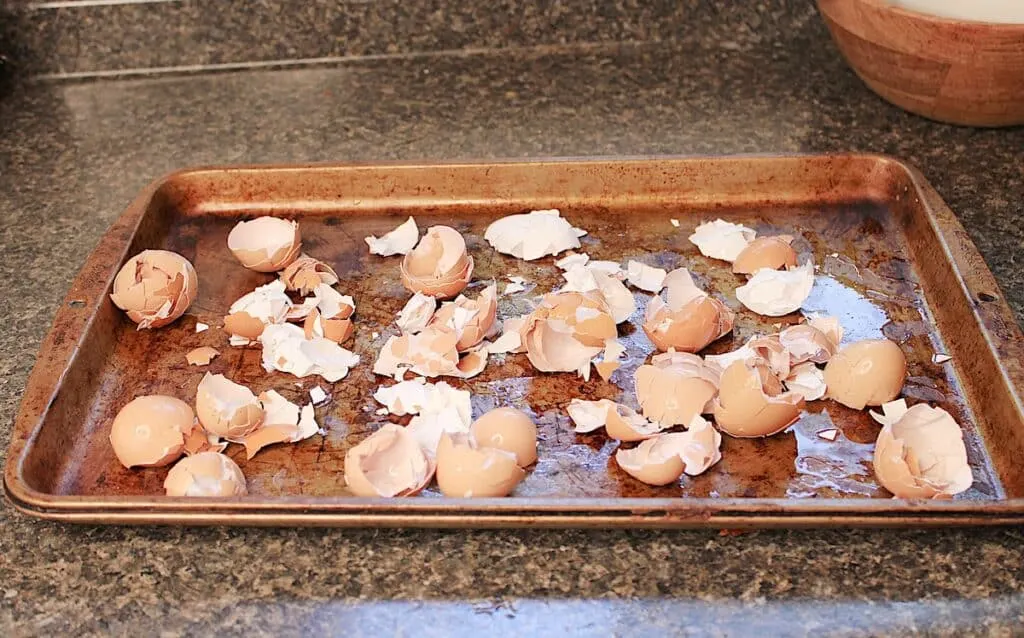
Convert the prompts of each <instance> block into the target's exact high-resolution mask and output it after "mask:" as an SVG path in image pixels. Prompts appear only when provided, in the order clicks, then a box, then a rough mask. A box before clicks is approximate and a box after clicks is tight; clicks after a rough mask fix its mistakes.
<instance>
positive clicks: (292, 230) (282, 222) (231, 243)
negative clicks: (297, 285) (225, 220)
mask: <svg viewBox="0 0 1024 638" xmlns="http://www.w3.org/2000/svg"><path fill="white" fill-rule="evenodd" d="M228 248H229V249H230V250H231V252H232V254H234V256H235V258H236V259H238V261H239V262H241V264H242V265H243V266H245V267H246V268H248V269H250V270H255V271H257V272H276V271H278V270H282V269H284V268H286V267H287V266H289V265H290V264H291V263H292V262H293V261H295V260H296V259H298V257H299V252H300V251H301V250H302V236H301V234H300V233H299V225H298V224H297V223H296V222H294V221H290V220H287V219H279V218H277V217H257V218H256V219H253V220H251V221H247V222H238V224H237V225H236V226H235V227H234V228H232V229H231V233H229V234H228Z"/></svg>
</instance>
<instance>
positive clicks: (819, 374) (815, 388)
mask: <svg viewBox="0 0 1024 638" xmlns="http://www.w3.org/2000/svg"><path fill="white" fill-rule="evenodd" d="M783 383H785V384H786V389H787V390H789V391H790V392H796V393H797V394H800V395H802V396H803V398H804V400H805V401H817V400H818V399H820V398H822V397H823V396H825V392H826V390H827V389H828V388H827V386H826V385H825V372H824V371H823V370H822V369H821V368H819V367H818V366H816V365H814V363H812V362H810V361H806V362H804V363H798V364H797V365H795V366H793V368H792V369H790V371H789V376H787V377H786V378H785V380H784V381H783Z"/></svg>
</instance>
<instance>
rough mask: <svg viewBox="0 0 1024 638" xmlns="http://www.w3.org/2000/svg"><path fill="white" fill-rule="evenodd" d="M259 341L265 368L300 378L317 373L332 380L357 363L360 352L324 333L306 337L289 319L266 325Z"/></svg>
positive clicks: (338, 377)
mask: <svg viewBox="0 0 1024 638" xmlns="http://www.w3.org/2000/svg"><path fill="white" fill-rule="evenodd" d="M260 343H262V344H263V357H262V358H263V369H264V370H266V371H267V372H272V371H274V370H277V371H279V372H287V373H289V374H293V375H295V376H296V377H299V378H302V377H307V376H310V375H313V374H317V375H320V376H321V377H323V378H324V379H325V380H326V381H329V382H331V383H334V382H335V381H340V380H341V379H343V378H345V377H346V376H347V375H348V372H349V370H350V369H351V368H353V367H355V366H356V365H358V364H359V355H357V354H355V353H353V352H351V351H349V350H346V349H345V348H343V347H341V346H340V345H338V344H337V343H335V342H333V341H331V340H330V339H326V338H324V337H317V336H315V335H314V336H312V337H311V338H306V333H305V331H304V330H303V329H302V328H300V327H298V326H294V325H292V324H288V323H286V324H278V325H272V326H267V327H266V328H265V329H264V330H263V334H261V335H260Z"/></svg>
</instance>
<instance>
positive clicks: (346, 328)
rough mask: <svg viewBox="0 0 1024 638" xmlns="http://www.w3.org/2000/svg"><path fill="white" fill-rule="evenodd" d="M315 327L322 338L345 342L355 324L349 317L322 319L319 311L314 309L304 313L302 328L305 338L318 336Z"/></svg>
mask: <svg viewBox="0 0 1024 638" xmlns="http://www.w3.org/2000/svg"><path fill="white" fill-rule="evenodd" d="M317 328H319V331H320V335H322V336H323V337H324V339H330V340H331V341H333V342H334V343H345V342H346V341H348V338H349V337H351V336H352V332H353V330H354V329H355V326H354V325H353V323H352V320H351V319H324V318H323V316H322V315H321V314H320V311H319V310H316V309H314V310H312V311H311V312H310V313H309V314H308V315H306V320H305V322H304V323H303V325H302V329H303V332H305V334H306V338H307V339H312V338H314V337H315V336H318V335H317Z"/></svg>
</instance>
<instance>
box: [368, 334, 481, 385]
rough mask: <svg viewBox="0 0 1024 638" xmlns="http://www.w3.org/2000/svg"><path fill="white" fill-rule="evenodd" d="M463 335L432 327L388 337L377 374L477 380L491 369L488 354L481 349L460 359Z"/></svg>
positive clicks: (375, 371)
mask: <svg viewBox="0 0 1024 638" xmlns="http://www.w3.org/2000/svg"><path fill="white" fill-rule="evenodd" d="M458 339H459V335H458V334H456V332H455V331H454V330H453V329H451V328H449V327H447V326H443V325H439V324H432V325H428V326H427V327H426V328H424V329H423V330H422V331H420V332H418V333H416V334H409V333H404V334H402V335H399V336H391V337H388V340H387V341H386V342H385V343H384V347H383V348H381V350H380V353H379V355H378V356H377V361H376V362H375V363H374V364H373V373H374V374H380V375H385V376H392V375H399V376H397V377H396V378H399V379H400V373H401V372H403V371H404V370H411V371H412V372H414V373H416V374H419V375H423V376H425V377H431V378H433V377H438V376H451V377H458V378H462V379H466V378H469V377H473V376H476V375H477V374H480V372H482V371H483V369H484V367H485V366H486V365H487V351H486V350H484V349H477V350H473V351H471V352H468V353H466V354H465V355H464V356H462V358H459V351H458V348H457V343H458Z"/></svg>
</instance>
